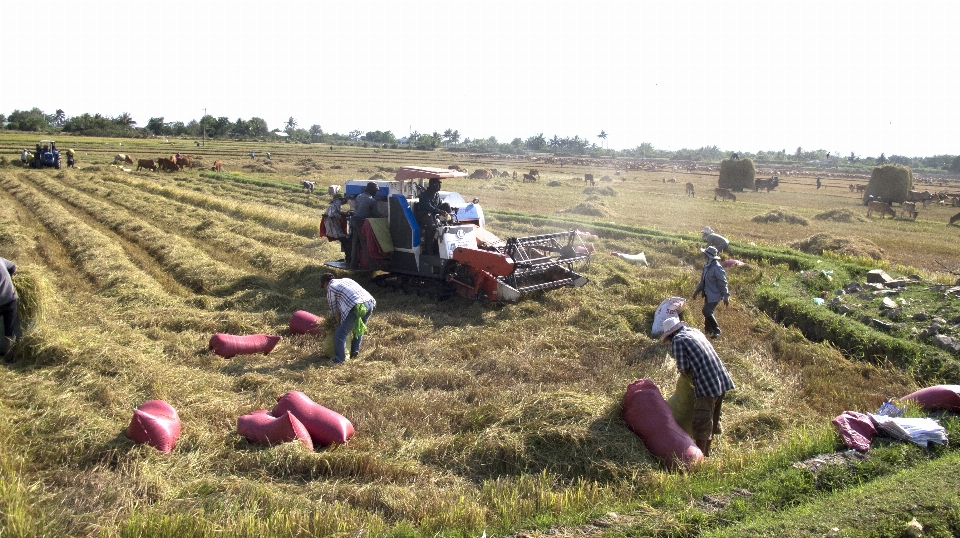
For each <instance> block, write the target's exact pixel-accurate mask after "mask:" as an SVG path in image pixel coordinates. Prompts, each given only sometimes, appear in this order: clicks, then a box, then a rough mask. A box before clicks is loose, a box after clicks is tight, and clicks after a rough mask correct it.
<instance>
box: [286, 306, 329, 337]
mask: <svg viewBox="0 0 960 538" xmlns="http://www.w3.org/2000/svg"><path fill="white" fill-rule="evenodd" d="M290 332H291V333H293V334H322V333H323V318H322V317H320V316H316V315H314V314H311V313H310V312H307V311H306V310H297V311H296V312H294V313H293V315H292V316H290Z"/></svg>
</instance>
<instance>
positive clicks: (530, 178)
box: [523, 174, 537, 183]
mask: <svg viewBox="0 0 960 538" xmlns="http://www.w3.org/2000/svg"><path fill="white" fill-rule="evenodd" d="M527 182H529V183H536V182H537V176H532V175H530V174H523V183H527Z"/></svg>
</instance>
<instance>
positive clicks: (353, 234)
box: [350, 181, 383, 269]
mask: <svg viewBox="0 0 960 538" xmlns="http://www.w3.org/2000/svg"><path fill="white" fill-rule="evenodd" d="M379 189H380V186H379V185H377V184H376V182H374V181H371V182H370V183H367V186H366V187H364V188H363V192H361V193H360V194H359V195H358V196H357V198H356V199H355V200H354V201H353V206H354V208H353V217H351V218H350V268H351V269H356V268H357V267H358V263H357V262H358V261H359V259H360V258H359V257H358V256H357V254H359V252H358V251H359V247H360V230H361V229H363V223H364V221H366V220H367V219H377V218H381V217H383V215H382V214H380V209H379V208H378V207H377V199H376V198H374V196H376V195H377V191H378V190H379Z"/></svg>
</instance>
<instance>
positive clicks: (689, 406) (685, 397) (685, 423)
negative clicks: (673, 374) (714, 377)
mask: <svg viewBox="0 0 960 538" xmlns="http://www.w3.org/2000/svg"><path fill="white" fill-rule="evenodd" d="M694 397H695V396H694V393H693V378H691V377H690V376H689V375H685V374H680V375H679V376H678V377H677V390H676V392H674V393H673V395H672V396H670V398H669V399H668V400H667V405H669V406H670V412H671V413H672V414H673V419H674V420H676V421H677V425H678V426H680V427H681V428H682V429H683V431H685V432H687V435H689V436H691V437H693V399H694Z"/></svg>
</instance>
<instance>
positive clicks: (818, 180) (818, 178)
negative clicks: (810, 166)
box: [817, 176, 820, 189]
mask: <svg viewBox="0 0 960 538" xmlns="http://www.w3.org/2000/svg"><path fill="white" fill-rule="evenodd" d="M817 188H818V189H819V188H820V176H817Z"/></svg>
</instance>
